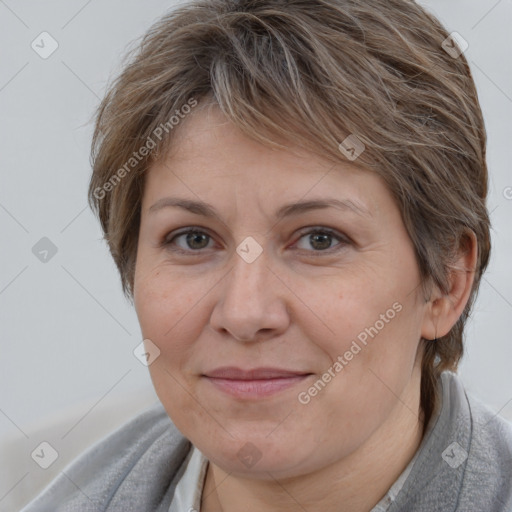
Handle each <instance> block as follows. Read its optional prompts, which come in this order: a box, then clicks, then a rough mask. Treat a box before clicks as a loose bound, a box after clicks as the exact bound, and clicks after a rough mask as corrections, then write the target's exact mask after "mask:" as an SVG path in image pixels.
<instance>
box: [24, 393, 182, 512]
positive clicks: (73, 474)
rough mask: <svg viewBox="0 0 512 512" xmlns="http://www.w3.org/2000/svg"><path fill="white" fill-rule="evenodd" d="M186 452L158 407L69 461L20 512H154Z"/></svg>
mask: <svg viewBox="0 0 512 512" xmlns="http://www.w3.org/2000/svg"><path fill="white" fill-rule="evenodd" d="M190 448H191V444H190V442H189V441H188V440H187V439H186V438H184V437H183V436H182V435H181V433H180V432H179V431H178V430H177V428H176V427H175V426H174V424H173V423H172V422H171V420H170V419H169V417H168V415H167V413H166V412H165V409H164V408H163V406H162V405H161V404H160V403H158V404H156V405H153V406H151V407H149V408H147V409H146V410H145V411H143V412H142V413H140V414H139V415H137V416H136V417H135V418H133V419H131V420H130V421H128V422H127V423H125V424H124V425H122V426H121V427H120V428H118V429H117V430H116V431H114V432H113V433H111V434H109V435H108V436H107V437H105V438H104V439H102V440H100V441H99V442H98V443H96V444H95V445H94V446H92V447H91V448H90V449H89V450H88V451H86V452H85V453H84V454H83V455H81V456H80V457H79V458H77V459H76V460H75V461H73V462H72V463H71V464H70V465H69V466H68V467H67V468H65V469H64V471H63V472H62V473H61V474H60V475H59V477H58V478H56V479H55V480H54V481H53V482H52V483H51V484H50V485H49V486H48V487H47V488H46V489H45V490H44V491H43V493H42V494H41V495H40V496H38V497H37V498H36V499H35V500H33V501H32V502H31V503H30V504H29V505H27V507H26V508H25V509H23V511H22V512H46V511H51V512H73V511H80V512H86V511H91V512H92V511H94V512H99V511H109V512H114V511H128V510H147V511H153V510H155V511H156V510H160V509H161V508H160V507H165V503H166V502H170V499H171V498H172V493H173V490H174V487H175V485H176V482H177V478H176V476H177V474H178V473H179V472H180V468H181V465H182V463H183V461H184V460H185V458H186V456H187V454H188V452H189V450H190ZM167 506H168V505H167ZM162 510H164V508H162Z"/></svg>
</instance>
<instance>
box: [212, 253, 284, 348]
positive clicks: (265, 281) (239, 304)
mask: <svg viewBox="0 0 512 512" xmlns="http://www.w3.org/2000/svg"><path fill="white" fill-rule="evenodd" d="M240 247H241V248H242V249H244V248H245V247H244V246H243V244H241V246H239V247H238V248H237V254H234V255H233V263H232V267H231V271H230V272H229V273H228V274H227V275H226V277H225V279H224V282H223V284H222V289H221V296H220V297H219V299H218V301H217V303H216V304H215V307H214V310H213V312H212V317H211V325H212V327H213V328H214V329H216V330H219V331H223V332H229V333H230V334H231V335H232V336H233V337H235V338H236V339H238V340H244V341H250V340H253V339H256V337H257V333H258V332H259V331H262V330H265V331H267V332H268V331H276V330H281V329H284V328H286V325H287V322H288V320H287V313H286V307H285V306H284V305H283V304H281V302H280V301H279V297H277V294H276V287H275V285H274V284H275V283H271V281H272V280H273V279H274V277H273V273H272V272H271V270H270V268H269V265H268V259H267V258H266V257H265V254H263V253H260V254H259V255H258V256H257V257H256V258H255V259H251V258H246V257H245V256H244V253H243V252H242V255H240V254H238V251H239V249H240Z"/></svg>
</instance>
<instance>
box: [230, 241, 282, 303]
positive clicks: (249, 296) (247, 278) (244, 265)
mask: <svg viewBox="0 0 512 512" xmlns="http://www.w3.org/2000/svg"><path fill="white" fill-rule="evenodd" d="M244 248H245V247H244V246H243V245H242V244H240V246H239V247H238V248H237V254H235V255H234V258H233V267H232V270H231V272H230V273H229V274H228V276H227V283H226V288H225V295H224V299H226V300H234V301H236V303H238V301H240V300H243V301H244V303H246V304H251V305H252V306H257V304H258V302H259V301H260V300H262V296H261V295H262V293H265V290H266V288H268V287H265V286H264V285H265V284H266V282H267V281H268V278H269V275H272V273H271V272H270V270H269V268H268V262H267V258H266V257H265V256H264V255H263V254H260V255H259V256H258V257H256V258H255V259H254V260H251V259H246V258H245V257H244V255H243V254H242V255H240V252H241V251H242V250H243V249H244ZM250 250H251V249H250Z"/></svg>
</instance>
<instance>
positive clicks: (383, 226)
mask: <svg viewBox="0 0 512 512" xmlns="http://www.w3.org/2000/svg"><path fill="white" fill-rule="evenodd" d="M176 136H177V137H176V139H175V144H174V148H176V149H174V151H173V152H171V153H170V154H169V155H168V157H167V158H166V159H165V160H163V161H162V162H161V163H158V164H154V165H153V166H152V167H151V168H150V170H149V172H148V175H147V178H146V183H145V190H144V196H143V204H142V216H141V225H140V238H139V245H138V253H137V265H136V272H135V284H134V291H135V294H134V298H135V307H136V310H137V314H138V318H139V321H140V325H141V329H142V333H143V336H144V338H145V339H147V340H151V342H152V343H153V344H154V345H156V346H157V347H158V349H159V350H160V355H159V356H158V357H157V358H156V359H155V360H154V362H153V363H152V364H151V365H150V367H149V368H150V372H151V377H152V380H153V383H154V386H155V389H156V392H157V394H158V396H159V398H160V400H161V401H162V403H163V405H164V407H165V409H166V411H167V413H168V414H169V416H170V417H171V419H172V420H173V422H174V423H175V425H176V426H177V427H178V428H179V429H180V431H181V432H182V433H183V434H184V435H185V436H186V437H187V438H188V439H190V440H191V441H192V443H193V444H194V445H196V446H197V447H198V448H199V449H200V450H201V451H202V452H203V453H204V454H205V455H206V456H207V457H208V458H209V459H210V460H211V461H213V462H214V463H215V464H217V465H218V466H220V467H222V468H223V469H224V470H225V471H228V472H231V473H234V474H241V475H243V474H246V475H251V476H252V477H255V478H267V477H268V473H267V472H272V474H273V475H275V476H280V477H291V476H294V475H301V474H307V473H308V472H310V471H314V470H317V469H319V468H323V467H326V466H327V465H329V464H331V463H334V462H335V461H339V460H341V459H343V458H346V457H348V456H349V455H351V454H354V453H356V452H357V450H360V449H362V447H363V446H369V444H370V443H371V440H372V439H375V436H377V434H378V433H379V432H380V433H381V434H382V433H383V432H384V431H385V430H386V429H387V431H388V432H396V427H397V426H398V425H400V424H401V422H402V424H403V422H404V421H407V419H406V417H407V416H408V415H409V419H413V420H414V421H417V406H418V400H419V375H420V373H419V361H420V356H421V354H420V353H419V350H418V346H419V339H420V337H421V336H422V332H423V329H424V327H425V325H426V314H425V312H426V305H425V302H424V300H422V294H421V287H420V286H419V285H420V276H419V270H418V266H417V263H416V260H415V255H414V251H413V246H412V243H411V241H410V238H409V236H408V234H407V232H406V229H405V227H404V224H403V222H402V220H401V216H400V213H399V210H398V208H397V206H396V204H395V203H394V201H393V199H392V196H391V194H390V192H389V191H388V189H387V188H386V186H385V185H384V183H383V181H382V180H381V179H380V178H379V177H377V176H376V175H375V174H372V173H370V172H366V171H362V170H358V169H356V168H355V167H353V166H351V165H349V164H339V165H336V166H334V167H333V166H332V164H329V163H328V162H326V161H323V160H322V159H320V158H319V157H317V156H313V155H310V154H306V153H301V154H300V155H297V154H293V153H292V152H284V151H277V150H272V149H269V148H268V147H265V146H263V145H260V144H259V143H257V142H254V141H252V140H250V139H248V138H246V137H245V136H244V135H242V134H241V133H240V132H239V131H237V130H236V129H235V128H234V126H233V125H232V124H230V123H229V122H228V121H227V120H226V118H224V117H223V116H222V114H221V113H220V112H219V111H218V110H217V109H212V110H211V111H209V112H207V111H206V110H204V111H201V112H199V111H198V112H195V113H194V114H192V115H191V116H189V118H187V119H186V120H185V121H183V122H182V125H180V126H179V131H178V132H177V133H176ZM295 149H296V150H297V152H298V151H299V149H298V148H295ZM335 202H336V203H335ZM190 231H193V233H190ZM187 233H188V234H187ZM152 347H153V345H151V344H149V343H148V345H147V348H148V350H149V351H150V352H152V350H153V348H152ZM415 411H416V412H415ZM414 416H416V418H415V419H414ZM404 418H405V419H404ZM412 423H414V422H412ZM412 423H411V424H412Z"/></svg>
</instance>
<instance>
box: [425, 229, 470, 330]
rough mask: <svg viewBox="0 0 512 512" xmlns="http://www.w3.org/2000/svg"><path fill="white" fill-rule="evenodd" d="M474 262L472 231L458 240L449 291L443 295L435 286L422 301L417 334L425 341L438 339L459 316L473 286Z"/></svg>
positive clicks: (449, 278)
mask: <svg viewBox="0 0 512 512" xmlns="http://www.w3.org/2000/svg"><path fill="white" fill-rule="evenodd" d="M476 261H477V241H476V236H475V234H474V233H473V232H472V231H468V232H467V233H466V235H465V236H464V237H463V239H462V240H461V247H460V249H459V252H458V254H457V256H456V261H455V262H454V264H453V265H452V267H451V269H450V272H449V276H448V281H449V290H448V293H447V294H443V293H442V292H441V291H440V290H439V289H438V288H437V287H435V288H434V290H433V292H432V295H431V297H430V299H429V301H428V303H427V304H426V307H427V309H426V311H425V316H424V318H423V325H422V329H421V336H422V337H423V338H425V339H427V340H433V339H435V338H441V337H442V336H445V335H446V334H448V332H450V329H451V328H452V327H453V326H454V325H455V323H456V322H457V320H458V319H459V318H460V316H461V314H462V312H463V311H464V308H465V307H466V304H467V302H468V299H469V296H470V295H471V289H472V287H473V281H474V279H475V268H476Z"/></svg>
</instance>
